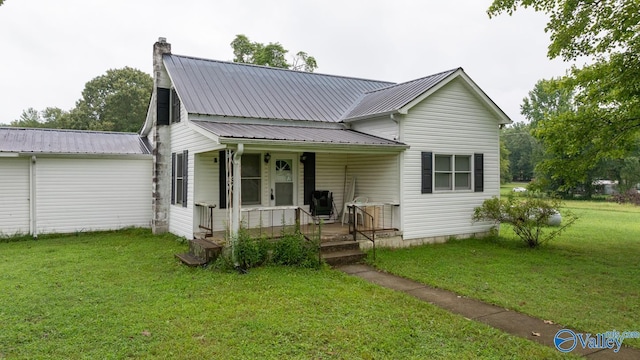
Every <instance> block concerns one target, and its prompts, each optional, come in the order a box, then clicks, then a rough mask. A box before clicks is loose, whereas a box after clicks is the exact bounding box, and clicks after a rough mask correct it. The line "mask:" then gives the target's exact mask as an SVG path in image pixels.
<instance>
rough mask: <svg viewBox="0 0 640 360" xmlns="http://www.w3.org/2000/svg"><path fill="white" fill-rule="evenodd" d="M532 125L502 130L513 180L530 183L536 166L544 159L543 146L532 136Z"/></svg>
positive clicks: (512, 126) (520, 124)
mask: <svg viewBox="0 0 640 360" xmlns="http://www.w3.org/2000/svg"><path fill="white" fill-rule="evenodd" d="M531 127H532V125H531V124H530V123H521V122H520V123H515V124H513V125H511V126H509V127H507V128H505V129H503V130H502V133H501V136H500V137H501V139H503V141H504V144H505V147H506V148H507V150H508V151H509V155H508V156H509V168H510V170H511V175H512V176H513V180H518V181H529V180H531V179H533V177H534V170H535V166H536V164H538V162H540V161H541V160H542V158H543V149H542V144H540V142H539V141H538V140H537V139H536V138H534V137H533V135H531Z"/></svg>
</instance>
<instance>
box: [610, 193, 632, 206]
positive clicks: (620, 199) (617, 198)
mask: <svg viewBox="0 0 640 360" xmlns="http://www.w3.org/2000/svg"><path fill="white" fill-rule="evenodd" d="M609 201H613V202H617V203H618V204H634V205H637V206H640V193H639V192H638V190H636V189H629V190H627V191H626V192H624V193H622V194H615V195H613V196H611V198H610V199H609Z"/></svg>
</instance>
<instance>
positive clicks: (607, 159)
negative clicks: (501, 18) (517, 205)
mask: <svg viewBox="0 0 640 360" xmlns="http://www.w3.org/2000/svg"><path fill="white" fill-rule="evenodd" d="M520 8H532V9H533V10H535V11H539V12H543V13H545V14H547V15H548V16H549V21H548V23H547V26H546V28H545V29H544V30H545V31H546V32H548V33H549V34H550V39H551V43H550V44H549V47H548V53H547V56H548V57H549V58H550V59H553V58H561V59H563V60H565V61H574V60H576V59H581V61H582V59H588V61H589V63H587V64H586V65H584V66H582V67H578V66H572V67H570V69H569V70H568V71H567V73H566V75H564V76H561V77H558V78H552V79H542V80H540V81H539V82H538V83H537V84H536V86H535V87H534V89H533V90H531V91H530V92H529V94H528V97H527V98H525V99H524V100H523V104H522V106H521V112H522V114H523V115H525V117H526V118H527V120H528V123H526V124H515V125H513V126H511V127H509V128H507V129H505V130H503V131H502V139H503V140H502V141H503V143H504V145H505V148H506V149H507V150H508V151H509V152H510V153H509V155H508V159H509V167H510V174H507V175H506V176H505V174H503V178H509V177H512V178H514V179H521V180H529V179H532V178H535V180H536V181H535V185H536V186H537V187H538V188H539V189H541V190H544V191H548V192H556V193H560V194H562V195H566V196H572V195H574V194H575V193H576V192H579V193H580V194H581V195H583V196H587V197H588V196H590V195H591V194H592V193H593V190H594V189H593V182H594V180H596V179H611V180H618V181H619V183H620V187H621V188H622V190H624V189H625V188H632V187H633V186H635V185H636V184H638V183H640V2H639V1H637V0H601V1H571V0H557V1H549V0H494V2H493V3H492V5H491V6H490V8H489V9H488V14H489V16H490V17H491V16H497V15H499V14H502V13H506V14H509V15H511V14H512V13H513V12H514V11H516V10H518V9H520Z"/></svg>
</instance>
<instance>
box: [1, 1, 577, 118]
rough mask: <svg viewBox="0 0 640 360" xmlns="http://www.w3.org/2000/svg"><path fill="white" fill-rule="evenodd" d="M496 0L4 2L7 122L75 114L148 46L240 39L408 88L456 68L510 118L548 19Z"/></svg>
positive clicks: (179, 49)
mask: <svg viewBox="0 0 640 360" xmlns="http://www.w3.org/2000/svg"><path fill="white" fill-rule="evenodd" d="M490 4H491V0H446V1H445V0H422V1H418V0H393V1H390V0H386V1H381V0H339V1H338V0H322V1H315V0H313V1H304V0H278V1H270V0H213V1H206V0H200V1H197V0H180V1H175V0H171V1H170V0H153V1H152V0H56V1H53V0H6V1H5V3H4V5H2V6H0V80H1V86H0V123H5V124H8V123H10V122H11V121H13V120H15V119H17V118H19V117H20V114H21V113H22V111H23V110H24V109H27V108H29V107H33V108H35V109H37V110H42V109H44V108H46V107H59V108H62V109H65V110H69V109H70V108H72V107H73V106H74V104H75V102H76V100H78V99H79V98H80V96H81V92H82V89H83V88H84V85H85V83H87V82H88V81H89V80H91V79H93V78H95V77H97V76H100V75H102V74H104V73H105V72H106V71H107V70H108V69H117V68H122V67H125V66H130V67H134V68H137V69H140V70H142V71H145V72H147V73H149V74H151V72H152V63H151V60H152V57H151V55H152V46H153V43H154V42H155V41H156V40H157V39H158V37H166V38H167V41H168V42H169V43H171V44H172V52H173V53H174V54H180V55H189V56H196V57H203V58H210V59H216V60H231V59H232V58H233V54H232V51H231V47H230V46H229V43H230V42H231V41H232V40H233V38H234V37H235V35H236V34H245V35H247V36H248V37H249V39H250V40H252V41H258V42H263V43H268V42H280V43H281V44H282V45H283V46H284V47H285V48H286V49H288V50H289V51H290V53H296V52H298V51H300V50H302V51H306V52H307V53H309V54H310V55H312V56H314V57H315V58H316V60H317V61H318V65H319V67H318V69H317V70H316V72H320V73H325V74H333V75H341V76H352V77H359V78H367V79H375V80H386V81H393V82H404V81H408V80H412V79H415V78H419V77H423V76H427V75H430V74H433V73H437V72H440V71H444V70H449V69H452V68H456V67H463V68H464V70H465V71H466V72H467V74H468V75H469V76H470V77H471V78H472V79H473V80H474V81H475V82H476V83H477V84H478V85H479V86H480V87H481V88H482V89H483V90H484V91H485V92H486V93H487V95H489V97H490V98H492V99H493V101H494V102H495V103H496V104H498V106H500V107H501V108H502V110H503V111H505V113H506V114H507V115H508V116H510V117H511V119H513V120H514V121H520V120H522V119H523V117H522V115H520V104H521V103H522V99H523V98H524V97H525V96H527V93H528V91H529V90H531V89H532V88H533V86H534V84H535V83H536V81H538V80H539V79H542V78H550V77H554V76H560V75H563V74H564V73H565V70H566V69H567V68H568V67H569V65H568V64H566V63H563V62H562V61H560V60H553V61H551V60H549V59H547V57H546V53H547V45H548V43H549V37H548V35H547V34H546V33H545V32H544V27H545V24H546V21H547V19H546V17H545V16H544V15H543V14H537V13H534V12H533V11H531V10H519V11H518V12H516V13H515V14H514V15H513V16H507V15H501V16H499V17H497V18H494V19H489V17H488V16H487V14H486V9H487V8H488V7H489V5H490Z"/></svg>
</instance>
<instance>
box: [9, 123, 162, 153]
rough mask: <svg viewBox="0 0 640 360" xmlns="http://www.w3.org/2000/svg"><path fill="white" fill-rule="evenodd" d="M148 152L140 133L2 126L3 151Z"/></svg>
mask: <svg viewBox="0 0 640 360" xmlns="http://www.w3.org/2000/svg"><path fill="white" fill-rule="evenodd" d="M3 152H7V153H34V154H96V155H98V154H99V155H148V154H150V151H149V147H148V146H147V145H146V144H145V142H144V141H143V139H142V138H141V137H140V135H138V134H135V133H117V132H100V131H84V130H83V131H80V130H59V129H26V128H7V127H0V153H3Z"/></svg>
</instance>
